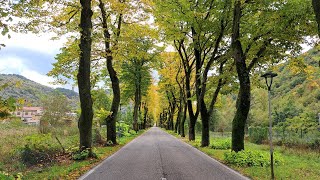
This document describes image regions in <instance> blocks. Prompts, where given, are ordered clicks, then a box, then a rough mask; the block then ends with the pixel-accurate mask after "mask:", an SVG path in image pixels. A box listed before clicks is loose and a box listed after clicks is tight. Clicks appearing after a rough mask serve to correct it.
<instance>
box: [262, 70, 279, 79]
mask: <svg viewBox="0 0 320 180" xmlns="http://www.w3.org/2000/svg"><path fill="white" fill-rule="evenodd" d="M276 76H278V74H277V73H273V72H271V71H269V72H267V73H265V74H263V75H261V77H264V78H273V77H276Z"/></svg>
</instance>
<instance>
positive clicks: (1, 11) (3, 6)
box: [0, 1, 12, 50]
mask: <svg viewBox="0 0 320 180" xmlns="http://www.w3.org/2000/svg"><path fill="white" fill-rule="evenodd" d="M11 10H12V9H11V8H10V6H9V1H1V2H0V33H1V35H2V36H5V35H6V34H8V32H9V25H8V22H10V21H12V17H11V16H12V14H11ZM8 37H9V38H10V35H8ZM1 47H5V44H2V43H1V42H0V50H1Z"/></svg>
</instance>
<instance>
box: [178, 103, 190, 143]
mask: <svg viewBox="0 0 320 180" xmlns="http://www.w3.org/2000/svg"><path fill="white" fill-rule="evenodd" d="M187 108H188V107H187V103H185V104H184V108H183V116H182V119H181V124H180V131H181V137H185V136H186V135H185V133H184V123H185V121H186V118H187Z"/></svg>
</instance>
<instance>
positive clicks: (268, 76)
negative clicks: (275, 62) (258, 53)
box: [261, 72, 278, 179]
mask: <svg viewBox="0 0 320 180" xmlns="http://www.w3.org/2000/svg"><path fill="white" fill-rule="evenodd" d="M277 75H278V74H277V73H273V72H267V73H265V74H263V75H262V76H261V77H263V78H265V80H266V84H267V87H268V101H269V143H270V165H271V179H274V169H273V145H272V119H271V86H272V81H273V78H274V77H276V76H277Z"/></svg>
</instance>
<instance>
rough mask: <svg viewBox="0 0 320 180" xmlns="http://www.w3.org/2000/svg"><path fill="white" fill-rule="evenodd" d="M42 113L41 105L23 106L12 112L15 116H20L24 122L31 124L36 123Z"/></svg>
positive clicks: (38, 121)
mask: <svg viewBox="0 0 320 180" xmlns="http://www.w3.org/2000/svg"><path fill="white" fill-rule="evenodd" d="M42 114H43V108H42V107H23V108H22V109H18V110H16V111H15V112H14V113H13V115H15V116H16V117H20V118H21V120H22V121H23V122H24V123H26V124H31V125H38V124H39V123H40V118H41V116H42Z"/></svg>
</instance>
